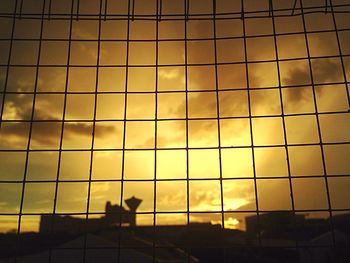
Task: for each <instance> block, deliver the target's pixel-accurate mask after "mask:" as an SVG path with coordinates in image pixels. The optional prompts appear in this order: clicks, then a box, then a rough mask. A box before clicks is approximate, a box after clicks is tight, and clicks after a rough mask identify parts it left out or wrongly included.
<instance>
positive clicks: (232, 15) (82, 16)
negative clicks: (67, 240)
mask: <svg viewBox="0 0 350 263" xmlns="http://www.w3.org/2000/svg"><path fill="white" fill-rule="evenodd" d="M57 1H58V0H57ZM25 2H26V0H16V1H15V3H14V4H13V11H12V12H3V13H1V14H0V17H1V18H3V19H5V20H8V21H12V25H11V37H10V38H3V39H1V40H0V41H4V42H5V41H7V42H9V43H10V44H9V56H8V60H7V63H3V64H1V67H4V68H5V81H4V86H3V90H2V91H1V94H2V104H1V114H0V116H1V117H0V118H1V119H0V120H1V121H0V128H2V129H4V128H3V125H6V124H9V123H14V124H18V123H27V124H28V125H29V128H28V140H27V143H26V147H24V148H23V149H8V148H1V149H0V151H1V153H5V154H7V153H11V152H24V153H25V165H24V175H23V179H20V180H7V179H5V180H3V179H1V178H0V184H16V185H20V186H21V194H20V206H19V211H18V212H5V213H3V212H0V215H1V216H17V217H18V225H17V233H18V242H17V248H18V253H19V251H20V249H21V244H20V243H21V242H20V233H21V224H22V223H21V222H22V218H23V217H25V216H33V215H41V214H42V213H27V212H24V211H23V206H24V199H25V193H26V187H27V186H28V184H32V183H52V182H53V183H55V190H54V198H53V210H52V213H51V214H57V215H59V214H64V215H75V216H84V217H85V219H86V222H87V220H88V219H89V216H91V215H94V214H96V215H99V214H100V213H95V212H90V195H91V188H92V183H94V182H120V204H119V205H120V206H123V199H125V198H126V196H125V195H124V183H125V182H150V183H153V211H143V212H138V213H137V214H140V215H142V214H143V215H152V216H153V219H152V222H153V237H150V238H151V239H152V240H153V244H152V249H153V261H154V262H155V261H156V250H157V248H160V247H167V246H160V245H159V244H157V243H156V241H155V237H156V234H157V233H156V232H157V228H156V227H157V221H156V218H157V215H159V214H162V213H165V214H184V213H185V214H186V220H187V225H190V223H191V220H190V215H191V214H195V213H198V214H205V213H208V214H219V215H220V218H221V219H220V221H221V222H220V224H221V225H222V226H225V214H227V213H231V212H232V211H227V210H226V209H225V207H224V187H223V183H224V182H225V180H253V182H254V195H255V198H254V199H255V209H254V210H251V209H249V210H239V211H234V213H242V214H244V213H252V212H253V213H255V214H256V215H257V220H258V222H259V217H260V215H261V214H262V213H265V212H269V211H271V210H264V209H262V208H261V207H260V206H259V195H258V185H259V184H258V181H259V179H263V180H276V179H287V180H288V185H289V191H290V197H291V199H290V201H291V209H287V211H291V212H292V213H293V214H294V216H295V215H296V214H297V213H306V212H308V213H310V212H327V213H329V219H330V221H329V222H330V230H331V233H332V246H335V245H336V236H335V232H334V227H333V221H332V218H333V213H336V212H347V211H350V208H349V207H348V208H334V207H332V202H331V200H332V197H331V194H330V189H329V182H328V180H329V178H348V177H349V174H331V173H330V172H328V170H327V160H326V156H325V150H324V149H325V147H327V146H334V145H345V146H346V147H348V145H349V144H350V141H349V140H342V141H325V140H324V136H323V134H322V129H321V124H320V118H321V117H322V116H329V115H332V116H333V115H342V114H345V115H348V114H349V109H344V110H330V111H327V110H326V111H325V110H322V111H320V110H319V108H318V106H319V102H318V99H317V90H316V89H317V87H319V86H334V85H343V86H344V87H345V89H346V95H345V96H346V100H347V106H348V107H350V95H349V94H350V93H349V87H348V79H347V71H346V62H345V59H347V58H348V57H349V56H350V54H347V53H344V51H343V49H344V47H343V46H341V41H340V36H339V34H340V33H341V32H348V31H350V27H347V28H341V29H339V28H337V15H338V14H342V15H344V14H348V13H349V11H350V4H341V3H340V4H333V1H332V0H330V1H325V2H324V5H317V6H311V7H309V6H308V7H304V6H303V4H304V3H303V2H307V1H302V0H300V1H297V0H295V1H294V2H292V1H290V2H291V3H290V4H289V7H288V8H274V6H273V1H266V9H264V10H258V11H247V10H246V8H245V1H243V0H242V1H238V2H240V6H241V10H240V11H237V12H228V13H220V12H217V11H216V9H217V2H220V1H215V0H213V1H212V12H211V13H200V14H198V13H197V14H192V13H191V6H192V1H190V0H184V1H183V3H181V6H183V8H184V11H183V13H178V14H168V13H164V12H163V7H164V6H165V5H166V2H167V1H162V0H155V3H156V4H155V5H156V12H155V13H154V14H138V13H137V10H135V7H136V8H137V5H142V3H141V1H136V0H128V1H125V3H127V13H114V12H111V11H109V8H110V6H111V5H112V4H113V3H112V2H113V1H108V0H100V1H97V2H99V12H98V13H81V12H80V6H81V4H82V2H86V1H80V0H72V1H71V2H70V12H69V13H64V14H62V13H61V14H58V13H55V10H54V9H53V8H52V6H53V3H54V2H55V0H43V1H41V4H42V10H41V12H40V13H35V12H34V13H31V12H25V11H24V10H23V7H24V5H25ZM163 2H164V3H163ZM179 2H182V1H179ZM125 3H124V4H125ZM114 4H115V3H114ZM317 13H324V15H325V16H331V18H332V21H333V28H331V29H321V30H313V31H310V30H308V28H307V25H306V17H307V16H308V15H311V14H317ZM283 17H300V18H301V21H302V30H301V31H295V32H284V33H278V32H277V31H276V23H278V22H276V19H278V18H283ZM250 19H269V20H270V21H271V23H272V33H267V34H266V33H264V34H255V35H249V34H247V28H246V27H247V25H246V23H247V21H249V20H250ZM21 20H28V21H29V20H39V21H40V34H39V38H31V39H26V38H22V37H21V36H20V37H15V29H16V23H17V22H18V21H21ZM50 20H52V21H69V37H68V38H63V39H62V38H57V39H56V38H50V39H45V38H44V37H43V27H44V22H45V21H50ZM74 21H77V23H79V21H95V23H96V24H97V25H98V31H97V32H98V34H97V39H84V40H79V39H74V38H73V37H72V30H73V22H74ZM106 21H126V39H109V40H106V39H102V38H101V28H102V25H103V23H104V22H106ZM135 21H155V22H156V23H155V27H156V29H155V39H151V38H150V39H131V38H130V27H131V24H132V23H134V22H135ZM163 21H183V22H184V23H183V30H184V35H183V37H182V38H165V39H164V38H162V39H160V38H159V24H160V23H162V22H163ZM189 21H209V22H211V25H212V32H213V34H212V36H211V37H209V38H208V37H206V38H191V37H189V36H188V22H189ZM218 21H240V23H241V26H242V33H243V34H242V35H239V36H228V37H222V36H221V37H220V36H218V35H217V28H218V25H217V23H218ZM348 26H350V25H348ZM321 33H322V34H326V33H335V35H336V43H337V48H338V54H336V55H322V56H312V55H311V53H310V44H309V41H310V40H309V38H310V35H312V34H321ZM300 34H302V35H303V36H304V41H305V45H306V51H307V55H306V56H305V57H293V58H279V54H280V53H279V50H278V49H279V46H278V37H281V36H294V35H300ZM264 37H272V38H273V44H274V55H275V59H263V60H255V61H251V60H249V56H248V52H247V50H248V43H247V41H248V40H249V39H258V38H264ZM235 39H236V40H243V43H244V51H243V53H244V54H243V60H242V61H229V62H222V61H219V60H218V47H217V42H218V41H220V40H235ZM16 41H23V42H24V41H34V42H37V43H38V53H37V57H36V63H35V64H21V63H14V62H13V61H12V56H13V45H14V43H15V42H16ZM48 41H55V42H57V43H62V44H67V45H68V52H67V54H68V56H67V61H66V63H65V64H57V65H56V64H50V63H49V64H46V65H42V64H41V59H42V53H41V51H42V45H43V43H45V42H48ZM76 41H83V42H97V55H96V62H95V64H93V65H90V64H80V65H74V64H73V63H72V62H71V55H72V43H74V42H76ZM175 41H182V42H183V44H184V63H180V64H178V63H176V64H160V63H159V52H158V50H159V44H160V43H162V42H175ZM194 41H213V46H214V61H213V62H212V63H189V62H188V44H189V43H191V42H194ZM105 42H110V43H125V46H126V49H125V52H126V56H125V62H124V63H122V64H121V65H120V64H110V65H103V64H101V62H100V56H101V52H102V50H103V49H102V48H101V44H102V43H105ZM131 43H154V44H155V49H156V51H155V62H154V63H152V64H143V65H138V64H131V63H130V44H131ZM322 59H339V61H340V65H341V71H342V72H341V75H342V80H341V81H336V82H335V81H328V82H316V81H315V80H314V73H313V71H314V70H315V68H314V66H313V62H314V61H317V60H322ZM300 61H306V63H307V65H308V68H309V72H310V83H308V85H307V84H293V85H290V84H283V83H282V77H281V69H280V67H281V63H285V62H300ZM261 63H276V67H277V80H278V83H277V85H271V86H264V87H263V90H264V91H267V90H272V91H278V99H279V103H280V105H281V112H280V113H278V114H268V115H264V114H259V115H256V114H254V113H253V112H252V104H253V102H252V101H251V98H252V94H251V93H252V92H254V91H258V90H260V91H261V90H262V88H261V87H254V86H253V85H252V86H251V85H250V83H251V79H250V75H251V74H252V73H251V68H250V65H252V64H261ZM223 65H242V66H244V68H245V80H246V81H245V82H246V86H245V87H239V88H226V89H225V90H223V89H222V88H221V87H220V84H219V69H218V68H219V67H220V66H223ZM175 66H176V67H183V68H184V76H185V83H184V86H185V89H184V90H159V76H158V74H159V69H161V68H168V67H175ZM204 66H212V67H213V68H214V76H215V77H214V83H215V88H214V89H213V90H211V92H214V93H215V101H216V116H211V117H205V118H203V117H191V116H190V114H189V100H190V97H189V96H190V94H192V93H204V92H208V90H205V89H204V90H202V89H198V90H191V89H190V88H189V81H188V79H189V76H188V74H189V73H188V71H189V70H190V69H191V68H193V67H204ZM16 67H18V68H23V67H28V68H34V69H35V70H34V72H35V73H34V74H35V76H34V79H35V81H34V89H33V91H23V90H15V91H12V90H8V89H7V88H8V82H9V75H10V70H11V69H13V68H16ZM49 67H55V68H63V69H65V70H66V77H65V85H64V90H63V91H54V92H52V91H39V90H38V85H39V71H40V69H41V68H49ZM72 68H78V69H80V68H92V69H94V70H95V85H94V89H93V90H92V91H78V92H77V91H70V90H69V85H68V83H69V80H70V75H69V73H70V69H72ZM101 68H112V69H113V68H123V69H125V89H124V90H123V91H101V90H99V81H100V75H99V72H100V70H101ZM132 68H155V71H154V72H155V87H154V90H153V91H146V90H145V91H142V90H141V91H132V90H129V83H128V81H129V70H130V69H132ZM305 86H310V87H311V91H312V101H313V106H314V110H313V111H311V112H298V113H286V112H285V109H284V103H285V100H284V97H283V96H284V93H283V91H284V90H286V89H289V88H301V87H305ZM228 91H235V92H236V91H243V92H246V93H247V100H248V101H247V102H248V114H247V116H221V115H220V94H221V93H223V92H228ZM24 94H25V95H32V107H31V112H30V114H29V115H28V117H27V118H22V119H8V118H3V116H4V112H5V105H6V100H7V97H8V96H10V95H24ZM39 94H50V95H52V94H56V95H63V96H64V100H63V107H62V110H63V115H62V116H63V117H62V119H59V120H50V119H37V118H36V117H35V105H36V101H37V96H38V95H39ZM71 94H81V95H84V94H85V95H93V114H92V119H66V111H67V100H68V96H69V95H71ZM102 94H105V95H107V94H108V95H112V94H123V95H124V103H123V104H124V110H123V116H122V117H121V118H117V119H116V118H106V119H99V118H97V104H98V95H102ZM130 94H151V95H154V99H155V103H154V106H155V108H154V117H153V118H141V119H139V118H133V119H129V118H128V109H129V108H128V95H130ZM160 94H185V105H186V109H185V117H184V118H173V117H172V118H159V116H158V109H159V106H158V96H159V95H160ZM296 116H313V117H315V120H316V126H317V137H318V141H317V142H304V143H290V142H288V132H287V128H286V126H287V125H286V119H287V118H288V117H296ZM260 118H263V119H264V120H267V118H280V119H281V121H282V129H283V143H279V144H269V145H261V144H258V145H257V144H256V143H255V136H254V129H253V127H254V123H253V122H254V120H255V119H260ZM235 119H245V120H248V121H249V135H250V142H251V144H250V145H238V146H227V145H223V144H222V138H221V134H222V132H221V130H220V129H221V125H220V123H221V122H222V121H223V120H235ZM166 121H185V130H186V133H185V134H186V137H185V141H186V143H185V146H184V147H159V146H158V142H157V138H158V124H159V123H161V122H166ZM191 121H215V122H216V125H217V134H218V136H217V139H218V141H217V146H209V147H207V146H199V147H198V146H195V147H192V146H191V145H190V142H189V134H190V130H189V125H190V124H189V123H190V122H191ZM104 122H121V123H122V124H123V132H122V134H123V135H122V145H121V147H119V148H118V147H113V148H103V149H98V148H96V147H95V138H96V136H95V135H96V125H98V124H99V123H104ZM130 122H148V123H152V125H153V127H154V135H153V136H154V146H152V147H142V148H138V147H134V148H129V147H128V146H127V143H126V134H127V123H130ZM36 123H56V124H57V123H58V124H60V139H59V146H58V147H57V148H52V149H46V148H40V147H39V148H33V147H32V145H31V144H32V140H31V139H32V133H33V129H34V128H33V126H34V125H35V124H36ZM69 123H73V124H77V123H83V124H86V123H90V124H91V143H90V147H85V148H79V147H78V148H76V149H69V148H65V147H63V144H64V132H65V126H66V124H69ZM0 136H4V135H1V130H0ZM3 138H4V137H3ZM304 146H313V147H317V148H318V149H319V150H320V153H321V162H322V170H323V171H322V175H311V174H303V175H292V172H291V163H290V156H289V154H290V148H291V147H304ZM259 148H264V149H265V148H283V149H284V152H285V157H286V162H287V176H264V177H259V176H258V175H257V171H256V153H255V150H256V149H259ZM225 149H251V154H252V156H251V160H252V169H253V176H252V177H249V178H247V177H245V176H238V177H237V176H235V177H225V176H223V161H222V151H223V150H225ZM163 150H170V151H178V150H184V151H185V152H186V178H170V179H164V178H158V177H157V157H158V151H163ZM191 150H217V153H218V159H219V160H218V163H219V166H218V167H219V171H218V174H219V177H218V178H206V177H204V178H191V177H190V174H189V171H190V167H191V162H190V151H191ZM75 151H78V152H88V153H89V154H90V157H89V169H88V170H89V174H88V178H87V179H83V180H81V179H79V180H76V179H62V178H60V174H61V173H60V167H61V161H62V154H63V153H64V152H75ZM99 151H102V152H120V153H121V163H122V167H121V177H120V179H94V178H93V165H94V154H96V153H97V152H99ZM128 151H151V152H153V153H154V164H153V168H154V177H153V178H151V179H128V178H125V158H126V157H125V155H126V153H127V152H128ZM33 152H58V165H57V167H58V168H57V171H56V178H55V179H54V180H30V181H28V178H27V174H28V169H29V168H28V165H29V158H30V154H31V153H33ZM297 178H300V179H301V178H304V179H305V178H313V179H315V178H321V179H323V180H324V185H325V188H326V189H325V191H326V197H327V207H326V208H322V209H298V208H296V205H295V201H294V200H295V198H294V196H293V193H294V192H295V190H293V180H294V179H297ZM196 180H198V181H215V182H219V185H220V207H221V208H220V209H219V210H217V211H192V210H191V208H190V182H191V181H196ZM162 181H164V182H174V181H185V182H186V193H187V194H186V210H184V211H181V212H178V211H166V212H162V211H157V210H156V207H157V198H156V194H157V187H158V185H157V183H158V182H162ZM68 182H69V183H75V182H76V183H78V182H80V183H86V184H87V201H86V208H85V211H88V212H74V213H60V212H57V199H58V191H59V185H60V183H68ZM121 217H122V215H120V218H121ZM120 221H121V220H120ZM120 226H121V223H120ZM53 227H54V226H52V231H53ZM120 229H121V228H119V231H121V230H120ZM121 238H122V235H121V233H119V235H118V242H119V245H118V247H117V248H118V261H117V262H119V260H120V251H121V250H122V248H121V246H120V244H121V242H122V241H121ZM84 240H85V241H84V248H83V250H84V253H83V255H84V256H83V262H85V260H86V253H85V251H87V250H88V248H87V236H86V235H85V238H84ZM328 246H329V245H326V247H328ZM258 247H260V248H263V247H264V244H263V242H262V240H261V237H260V232H258ZM285 247H290V246H285ZM291 247H292V248H300V247H303V245H302V244H299V243H298V242H297V241H296V243H295V246H291ZM219 248H220V249H222V250H223V251H224V250H225V249H227V248H224V247H219ZM55 249H57V248H55ZM70 249H71V248H70ZM78 249H81V248H78ZM106 249H108V248H106ZM187 251H188V253H187V255H188V257H187V261H188V262H190V260H191V248H190V247H188V248H187ZM15 260H16V259H15ZM49 262H51V249H50V253H49Z"/></svg>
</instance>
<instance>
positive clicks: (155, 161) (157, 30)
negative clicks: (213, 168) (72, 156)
mask: <svg viewBox="0 0 350 263" xmlns="http://www.w3.org/2000/svg"><path fill="white" fill-rule="evenodd" d="M155 1H156V9H157V15H156V17H157V19H156V83H155V122H154V184H153V240H152V241H153V242H152V244H153V247H152V249H153V251H152V252H153V263H156V240H157V239H156V223H157V222H156V215H157V214H156V207H157V146H158V140H157V137H158V62H159V54H158V52H159V42H158V38H159V21H160V20H159V17H158V13H159V12H161V11H160V6H159V1H158V0H155ZM159 15H160V14H159Z"/></svg>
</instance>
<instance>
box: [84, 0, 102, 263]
mask: <svg viewBox="0 0 350 263" xmlns="http://www.w3.org/2000/svg"><path fill="white" fill-rule="evenodd" d="M102 5H103V0H100V8H99V19H98V38H97V58H96V79H95V92H94V113H93V120H92V139H91V148H90V167H89V181H88V191H87V201H86V215H85V233H84V251H83V263H85V262H86V249H87V233H88V231H89V209H90V195H91V180H92V169H93V161H94V147H95V135H96V134H95V133H96V114H97V93H98V83H99V71H100V53H101V51H100V49H101V23H102Z"/></svg>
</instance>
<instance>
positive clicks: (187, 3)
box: [185, 0, 190, 22]
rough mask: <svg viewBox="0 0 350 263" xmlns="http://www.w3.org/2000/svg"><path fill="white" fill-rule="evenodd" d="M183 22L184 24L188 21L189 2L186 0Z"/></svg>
mask: <svg viewBox="0 0 350 263" xmlns="http://www.w3.org/2000/svg"><path fill="white" fill-rule="evenodd" d="M185 13H186V15H185V20H186V22H187V21H188V20H189V16H190V0H186V2H185Z"/></svg>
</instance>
